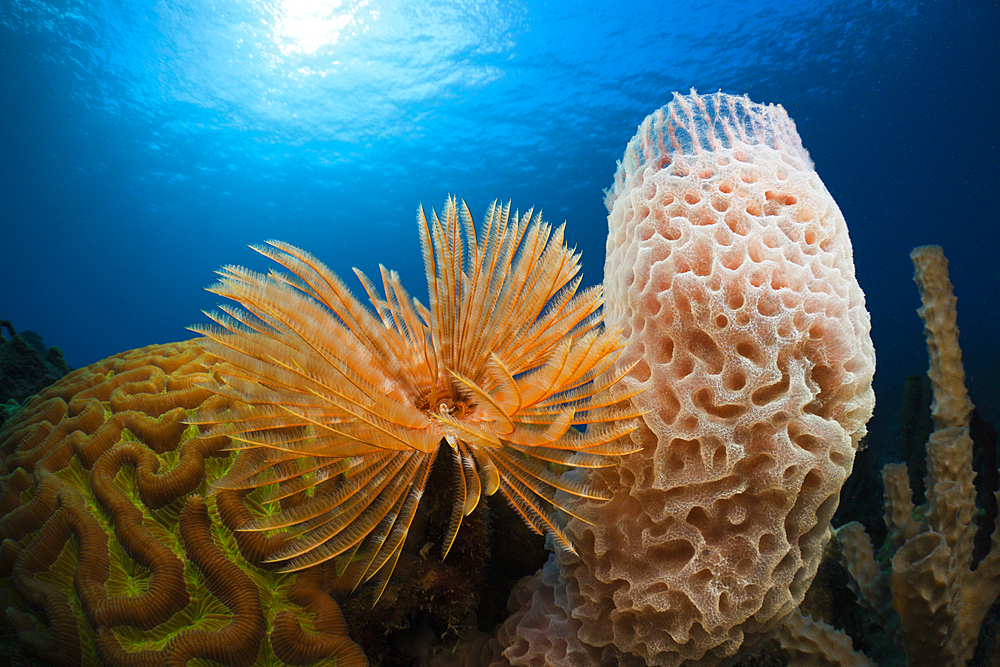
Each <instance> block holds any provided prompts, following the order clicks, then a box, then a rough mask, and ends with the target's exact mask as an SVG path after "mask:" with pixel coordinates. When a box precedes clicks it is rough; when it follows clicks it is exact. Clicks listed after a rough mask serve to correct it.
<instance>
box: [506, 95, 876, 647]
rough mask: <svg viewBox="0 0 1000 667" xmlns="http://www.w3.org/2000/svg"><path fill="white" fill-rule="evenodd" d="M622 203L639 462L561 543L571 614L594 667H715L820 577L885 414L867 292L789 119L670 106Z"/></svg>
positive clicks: (620, 267)
mask: <svg viewBox="0 0 1000 667" xmlns="http://www.w3.org/2000/svg"><path fill="white" fill-rule="evenodd" d="M607 205H608V209H609V211H610V215H609V218H608V222H609V236H608V255H607V262H606V264H605V297H606V308H607V313H606V320H607V322H608V325H609V326H611V327H621V328H622V329H623V330H624V332H625V336H626V338H627V339H628V344H627V347H626V348H625V351H624V352H623V355H622V359H621V362H622V363H625V364H632V363H635V364H636V366H635V367H634V369H633V370H632V372H631V373H630V375H629V376H628V377H627V378H626V379H625V380H624V382H625V383H626V384H628V385H631V387H630V391H634V390H635V389H642V390H643V392H642V393H641V394H639V398H637V399H636V400H637V401H638V403H639V404H640V405H641V406H642V407H643V408H644V409H645V410H646V411H647V412H646V414H645V416H644V421H645V427H643V428H640V429H638V430H637V431H635V432H634V433H633V434H632V438H633V439H634V440H635V441H636V442H637V443H639V444H641V445H642V447H643V449H642V450H641V451H639V452H637V453H635V454H632V455H630V456H629V457H627V458H626V459H624V460H623V462H622V464H621V465H620V466H618V467H615V468H613V469H606V470H601V471H595V472H594V473H593V474H592V475H591V476H590V479H589V481H590V482H591V483H594V484H597V488H598V489H599V490H600V491H601V492H602V493H603V494H604V495H608V496H611V497H612V499H611V500H610V501H609V502H607V503H604V504H596V503H593V504H590V506H589V507H588V508H587V509H585V510H584V509H582V508H581V513H580V514H579V515H580V516H583V517H585V518H586V519H587V520H588V521H589V522H590V523H585V522H583V521H579V520H573V521H571V522H570V525H569V527H568V529H567V530H568V534H569V535H570V536H571V537H572V539H573V540H574V543H575V544H576V545H577V550H578V552H579V557H573V556H571V555H568V554H560V559H561V561H562V567H563V570H564V573H565V574H566V575H567V578H568V580H569V583H568V584H567V585H566V588H567V590H568V594H569V601H568V604H567V608H568V609H569V610H571V615H572V621H573V622H574V623H579V624H580V627H579V630H578V635H579V639H580V640H581V641H582V642H583V643H584V645H587V646H590V647H592V648H593V649H594V651H593V654H592V655H593V659H594V660H598V661H603V662H605V663H608V664H649V665H679V664H681V663H683V664H685V665H715V664H720V663H723V662H726V661H728V660H730V659H731V657H732V656H735V655H736V654H737V652H738V651H739V650H740V648H741V647H745V648H750V647H753V646H755V645H756V644H758V643H759V642H760V641H762V640H763V638H765V637H766V636H768V634H769V633H770V632H771V631H772V630H773V629H775V628H776V627H777V626H778V625H779V624H780V623H781V620H782V619H783V618H784V617H785V616H786V615H787V614H788V613H789V612H790V611H791V610H792V609H794V608H795V607H796V606H797V605H798V604H799V602H800V601H801V599H802V597H803V595H804V593H805V590H806V588H807V587H808V585H809V583H810V582H811V580H812V578H813V576H814V575H815V572H816V567H817V565H818V562H819V559H820V557H821V552H822V549H823V546H824V545H825V543H826V541H827V539H828V535H829V530H828V525H829V521H830V518H831V516H832V515H833V512H834V510H835V508H836V506H837V500H838V493H839V491H840V487H841V484H842V483H843V481H844V479H845V478H846V477H847V475H848V474H849V473H850V470H851V466H852V463H853V459H854V453H855V450H856V447H857V446H858V442H859V440H860V437H861V435H862V434H863V433H864V424H865V422H866V421H867V420H868V417H869V416H870V414H871V410H872V407H873V404H874V396H873V393H872V390H871V378H872V374H873V372H874V363H875V358H874V351H873V348H872V344H871V339H870V336H869V318H868V313H867V312H866V311H865V307H864V295H863V294H862V292H861V289H860V288H859V287H858V284H857V282H856V280H855V277H854V267H853V263H852V252H851V244H850V240H849V239H848V235H847V227H846V225H845V223H844V219H843V216H842V215H841V213H840V210H839V209H838V208H837V205H836V204H835V202H834V201H833V198H832V197H831V196H830V194H829V192H827V190H826V188H825V187H824V186H823V183H822V181H820V179H819V176H817V175H816V172H815V171H814V170H813V167H812V163H811V162H810V160H809V157H808V155H807V153H806V151H805V150H804V149H803V148H802V145H801V142H800V140H799V137H798V135H797V133H796V131H795V126H794V124H793V123H792V121H791V120H790V119H789V118H788V116H787V114H786V113H785V111H784V109H782V108H781V107H780V106H764V105H760V104H754V103H752V102H750V100H748V99H747V98H739V97H731V96H727V95H722V94H716V95H710V96H704V97H701V96H698V95H697V94H694V93H692V94H691V95H690V96H680V95H677V96H675V98H674V100H673V102H671V103H670V104H669V105H668V106H666V107H664V108H662V109H660V110H659V111H657V112H656V113H654V114H653V115H651V116H649V117H648V118H647V119H646V120H645V122H643V124H642V125H641V126H640V127H639V131H638V134H637V135H636V136H635V138H633V139H632V141H631V142H630V143H629V145H628V148H627V149H626V152H625V157H624V159H623V161H622V162H621V163H620V165H619V169H618V173H617V175H616V177H615V183H614V186H613V188H612V189H611V190H610V191H609V192H608V194H607ZM513 653H517V654H519V655H521V654H523V655H528V654H530V651H525V649H524V647H523V646H518V647H514V648H512V649H508V652H507V653H506V655H508V657H509V656H511V655H512V654H513ZM536 657H537V656H536ZM532 659H533V660H534V659H536V658H532ZM542 661H544V662H548V663H549V664H564V663H565V664H569V662H568V661H564V660H562V658H561V657H560V656H553V655H549V656H545V657H543V658H542ZM528 663H530V661H526V663H525V664H528ZM577 663H578V660H577V661H576V662H575V663H574V664H577ZM519 664H520V663H519Z"/></svg>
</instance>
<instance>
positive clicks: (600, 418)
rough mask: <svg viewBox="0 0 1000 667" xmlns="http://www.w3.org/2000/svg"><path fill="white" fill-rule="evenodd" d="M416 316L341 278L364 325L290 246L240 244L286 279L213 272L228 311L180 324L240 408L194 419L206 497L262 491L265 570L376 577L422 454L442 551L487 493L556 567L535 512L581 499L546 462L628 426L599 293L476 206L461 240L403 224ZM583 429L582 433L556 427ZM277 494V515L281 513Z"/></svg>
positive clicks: (386, 288) (571, 267) (452, 207)
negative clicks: (200, 430)
mask: <svg viewBox="0 0 1000 667" xmlns="http://www.w3.org/2000/svg"><path fill="white" fill-rule="evenodd" d="M418 224H419V228H420V239H421V244H422V247H423V255H424V264H425V270H426V274H427V284H428V291H429V302H428V305H427V306H426V307H425V306H424V305H422V304H421V303H420V302H418V301H417V300H416V299H414V298H412V297H411V296H410V295H409V294H408V293H407V292H406V291H405V290H404V288H403V286H402V284H401V283H400V279H399V276H398V275H397V274H396V273H395V272H392V271H388V270H386V269H385V268H384V267H380V271H381V282H382V291H381V292H379V290H378V289H377V288H376V286H375V284H374V282H373V281H371V280H369V279H368V278H367V277H366V276H365V275H364V274H363V273H361V272H360V271H357V270H355V273H356V274H357V275H358V278H359V279H360V280H361V282H362V283H363V285H364V288H365V291H366V292H367V293H368V298H369V299H370V301H371V303H372V305H373V306H374V312H372V311H371V310H370V309H368V308H366V307H365V306H363V305H362V304H361V303H360V302H359V301H358V300H357V299H356V298H355V297H354V296H353V295H352V294H351V292H350V291H349V290H348V289H347V288H346V287H345V285H344V283H343V282H342V281H341V280H340V279H339V278H338V277H337V276H336V275H334V274H333V273H332V272H331V271H330V270H329V269H327V268H326V267H325V266H323V265H322V264H321V263H320V262H318V261H317V260H316V259H315V258H313V257H312V256H311V255H309V254H308V253H306V252H303V251H302V250H299V249H298V248H295V247H293V246H290V245H287V244H285V243H280V242H277V241H269V242H268V246H264V247H258V248H256V250H258V251H259V252H260V253H262V254H263V255H265V256H267V257H269V258H271V259H273V260H274V261H275V262H277V263H278V264H280V265H281V266H282V267H284V268H285V269H286V270H287V273H279V272H271V273H270V274H269V275H266V276H265V275H260V274H257V273H254V272H252V271H249V270H247V269H244V268H241V267H232V266H231V267H225V268H224V269H222V270H221V271H220V272H219V273H220V275H221V276H222V280H221V282H220V283H218V284H217V285H215V286H214V287H212V288H210V291H212V292H214V293H216V294H218V295H220V296H223V297H226V298H228V299H231V300H233V301H235V302H237V303H238V304H239V307H234V306H232V305H225V306H222V307H221V312H217V313H211V314H209V316H210V317H211V318H212V319H213V320H215V322H216V323H217V324H218V325H219V326H218V327H215V326H205V327H195V330H196V331H198V332H200V333H203V334H204V335H206V336H207V337H208V338H210V339H211V340H212V341H213V342H212V343H211V345H210V349H211V350H212V352H213V353H214V354H215V355H216V356H217V357H218V358H219V359H220V360H221V361H222V362H223V363H222V364H220V365H219V366H218V367H217V368H216V375H217V377H218V379H220V380H221V381H222V384H221V385H220V386H219V387H213V390H214V391H218V392H220V393H222V394H223V395H225V396H228V397H231V398H233V399H236V400H238V401H240V402H242V403H243V404H245V405H246V406H247V407H246V408H241V409H239V410H236V411H232V412H229V411H227V412H216V413H204V414H199V415H198V417H197V419H196V422H197V423H199V424H203V425H215V428H216V429H218V431H220V432H225V433H226V434H228V435H229V436H230V437H231V438H232V442H233V443H234V445H233V446H234V447H236V448H238V449H239V450H240V453H239V455H238V457H237V459H236V460H235V462H234V464H233V466H232V468H231V469H230V471H229V473H228V474H227V475H226V476H225V477H224V478H223V479H221V480H219V481H218V482H217V483H216V484H215V489H216V490H221V489H232V490H241V491H242V490H252V489H257V488H265V489H266V490H267V494H266V497H265V502H273V501H284V503H283V504H282V505H281V508H280V510H278V511H275V512H274V513H272V514H268V515H267V516H263V517H260V518H259V519H257V520H255V521H254V522H253V523H252V524H250V525H248V526H246V527H245V529H246V530H252V531H283V532H284V533H285V534H286V535H287V536H288V537H289V539H288V540H287V541H285V542H284V546H283V547H281V548H280V549H279V550H277V551H276V552H275V553H272V554H271V555H270V557H269V559H268V560H270V561H272V562H276V563H279V566H280V567H281V568H282V569H284V570H299V569H302V568H306V567H309V566H311V565H314V564H316V563H321V562H324V561H327V560H329V559H331V558H335V557H338V556H342V555H344V556H346V562H348V563H349V565H348V567H347V570H346V572H345V576H346V577H347V581H348V583H350V584H351V585H354V586H357V585H358V584H359V583H361V582H364V581H367V580H369V579H371V578H372V577H375V576H376V575H378V577H379V579H378V581H380V583H381V586H380V588H379V589H378V590H379V594H381V590H383V589H384V586H385V583H386V582H387V581H388V578H389V577H390V576H391V574H392V570H393V568H394V567H395V563H396V560H397V559H398V557H399V555H400V551H401V550H402V546H403V542H404V539H405V537H406V534H407V531H408V530H409V527H410V524H411V522H412V521H413V518H414V514H415V512H416V509H417V505H418V503H419V502H420V498H421V495H422V494H423V492H424V489H425V485H426V484H427V480H428V475H429V473H430V470H431V466H432V465H433V463H434V460H435V457H436V456H438V454H439V452H444V454H442V455H450V456H451V457H452V458H453V460H454V471H455V472H454V493H453V495H454V506H453V509H452V512H451V519H450V523H449V527H448V530H447V532H446V535H445V538H444V544H443V545H442V551H443V553H444V554H447V552H448V549H449V548H450V546H451V544H452V542H453V541H454V539H455V535H456V534H457V532H458V530H459V527H460V526H461V524H462V519H463V517H464V516H467V515H468V514H470V513H471V512H472V511H473V510H474V509H475V508H476V507H477V506H478V504H479V502H480V499H481V497H482V496H484V495H491V494H493V493H494V492H495V491H498V490H499V491H500V493H501V494H503V496H504V497H505V498H506V499H507V500H508V501H509V502H510V504H511V505H512V506H513V507H514V508H515V509H516V510H517V511H518V513H519V514H520V515H521V516H522V518H523V519H524V520H525V522H526V523H527V524H528V526H530V527H531V528H532V529H533V530H535V531H536V532H539V533H544V532H548V533H549V534H551V535H552V537H553V538H554V540H555V542H556V544H558V545H559V546H560V547H561V548H563V549H568V550H570V551H572V550H573V547H572V545H571V544H570V543H569V541H568V540H567V539H566V536H565V535H564V534H563V531H562V529H561V528H560V526H559V525H558V523H557V520H556V519H555V518H554V517H553V516H552V515H550V514H549V512H548V511H547V508H548V506H549V505H552V506H554V507H558V508H560V509H563V510H566V505H565V504H564V503H561V502H560V500H559V495H558V494H559V493H560V492H565V493H567V494H571V495H574V496H579V497H586V498H595V499H597V498H599V496H598V495H597V494H596V493H595V492H594V491H593V490H592V489H590V488H589V487H588V486H587V485H585V484H580V483H578V482H574V481H571V480H569V479H567V478H566V477H564V476H560V475H558V474H555V473H554V472H552V470H551V469H550V464H558V465H562V466H576V467H584V468H592V467H601V466H605V465H610V464H611V463H612V462H613V461H614V459H613V458H609V457H616V456H620V455H623V454H626V453H629V452H630V451H632V449H633V445H632V444H631V442H630V441H629V439H628V438H621V436H623V435H625V434H627V433H628V432H629V431H631V430H632V429H633V428H634V426H635V422H634V421H632V418H634V417H637V416H638V413H637V412H636V410H635V409H634V408H632V407H631V402H629V401H628V400H627V399H629V398H631V396H632V395H631V394H629V393H628V392H624V391H621V390H620V388H619V387H618V385H617V382H618V380H619V379H620V378H621V377H622V376H623V375H624V374H625V373H626V372H627V371H628V370H629V369H628V368H618V369H615V368H614V365H615V361H616V360H617V358H618V355H619V352H620V351H621V347H622V342H621V339H620V334H619V332H618V331H607V330H605V329H604V328H603V326H602V320H601V314H600V307H601V304H602V296H601V288H600V287H591V288H589V289H585V290H582V291H580V292H579V293H578V292H577V288H578V286H579V284H580V277H579V276H578V273H579V268H580V267H579V263H578V260H579V255H577V254H574V252H573V251H572V250H570V249H568V248H567V247H566V246H565V244H564V241H563V228H562V227H559V228H557V229H555V230H553V229H552V228H551V227H550V226H549V225H548V224H547V223H545V222H543V221H542V219H541V216H540V215H533V213H532V211H529V212H528V213H526V214H524V215H523V216H521V217H520V218H519V217H518V214H517V213H516V212H515V213H514V215H513V216H510V206H509V204H508V205H506V206H503V205H498V204H496V203H494V204H493V205H492V206H491V207H490V209H489V210H488V211H487V214H486V218H485V221H484V222H483V224H482V225H481V228H480V229H479V230H478V232H477V230H476V227H475V225H474V223H473V220H472V216H471V215H470V214H469V211H468V208H467V207H466V206H465V204H464V202H463V203H462V204H461V205H459V204H458V202H457V201H456V200H455V199H451V198H450V199H449V200H448V201H447V202H446V203H445V207H444V210H443V212H442V215H440V216H439V215H438V214H437V213H436V212H434V211H432V212H431V216H430V219H428V218H427V216H426V215H424V212H423V209H421V210H420V211H419V214H418ZM576 425H586V427H585V429H584V430H578V429H576V428H573V427H574V426H576ZM293 497H294V502H289V501H290V500H291V499H293Z"/></svg>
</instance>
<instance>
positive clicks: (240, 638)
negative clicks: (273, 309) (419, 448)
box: [0, 340, 366, 667]
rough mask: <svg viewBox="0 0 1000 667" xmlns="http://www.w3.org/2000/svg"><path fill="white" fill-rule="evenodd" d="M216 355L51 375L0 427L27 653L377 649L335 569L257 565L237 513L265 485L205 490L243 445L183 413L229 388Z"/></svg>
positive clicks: (170, 350)
mask: <svg viewBox="0 0 1000 667" xmlns="http://www.w3.org/2000/svg"><path fill="white" fill-rule="evenodd" d="M212 364H213V360H212V359H211V357H210V356H209V355H208V353H207V352H206V351H205V349H204V341H201V340H194V341H189V342H185V343H175V344H169V345H155V346H150V347H147V348H142V349H140V350H133V351H131V352H126V353H123V354H120V355H118V356H115V357H110V358H108V359H105V360H103V361H100V362H97V363H96V364H93V365H91V366H88V367H86V368H82V369H79V370H77V371H75V372H73V373H71V374H69V375H67V376H66V377H64V378H63V379H62V380H60V381H59V382H57V383H56V384H54V385H52V386H50V387H48V388H47V389H45V390H44V391H43V392H42V393H41V394H39V395H38V396H36V397H35V398H34V399H33V400H31V401H30V402H29V403H27V404H26V405H25V406H24V407H23V408H22V409H21V410H20V411H19V412H18V413H16V414H15V416H14V417H13V418H12V419H11V421H10V422H9V423H8V424H7V425H6V426H5V428H4V429H3V430H2V431H0V455H2V456H3V463H2V467H0V473H2V478H0V512H2V518H0V536H2V539H3V543H2V547H0V577H2V580H0V596H2V598H3V602H4V607H5V608H6V610H7V611H6V616H5V619H4V623H5V630H6V631H7V632H14V633H16V635H17V636H18V638H19V640H20V647H22V648H23V650H25V651H26V652H27V653H28V654H30V655H31V656H33V657H35V658H38V659H42V660H46V661H48V662H50V663H53V664H58V665H96V664H104V665H108V666H111V665H134V664H144V665H173V664H186V663H187V661H188V660H190V659H193V658H204V659H208V660H213V661H215V662H218V663H221V664H225V665H232V666H242V665H254V664H308V663H310V662H314V661H316V660H318V659H320V658H329V657H336V658H337V660H338V662H337V664H338V665H340V666H341V667H343V666H344V665H351V664H354V665H364V664H366V660H365V656H364V653H363V652H362V651H361V649H360V648H359V647H358V646H357V645H356V644H355V643H354V642H352V641H351V640H350V639H349V638H348V637H347V631H346V627H345V624H344V620H343V617H342V615H341V613H340V610H339V608H338V606H337V604H336V603H335V602H334V600H333V599H332V598H331V597H330V596H329V595H328V594H327V593H326V592H325V590H324V588H325V587H324V586H323V585H321V584H322V581H321V580H322V578H323V577H327V578H329V577H330V573H324V572H323V571H321V570H319V569H312V570H306V571H303V572H300V573H297V574H279V573H276V572H273V571H269V570H268V569H266V568H263V567H258V566H255V565H253V564H251V563H250V562H248V560H249V559H248V558H246V556H245V555H244V554H241V552H240V547H239V546H238V545H237V543H236V542H237V540H236V539H235V537H234V533H233V530H232V523H233V518H232V517H233V516H235V515H238V514H239V513H240V512H241V511H244V512H245V511H247V506H248V505H249V506H253V504H254V502H255V499H254V498H253V497H252V496H248V497H246V498H240V497H239V496H238V495H236V494H229V495H228V496H225V495H223V494H220V495H219V496H218V497H215V498H207V499H206V492H207V490H208V484H209V483H210V481H211V480H212V479H216V478H218V477H219V476H220V475H221V474H222V472H224V471H225V469H226V468H227V467H228V465H229V463H230V461H231V459H232V454H231V453H230V452H228V451H226V447H227V445H228V441H227V440H226V439H225V438H221V437H205V436H204V435H203V434H202V433H201V432H200V431H199V429H198V428H197V427H195V426H190V425H188V424H187V423H186V421H187V420H188V419H189V418H190V417H191V415H192V414H193V413H194V411H195V410H197V409H199V408H203V407H206V406H214V407H217V408H221V407H222V406H223V404H225V403H227V399H224V398H221V397H219V396H217V395H215V394H213V392H211V391H209V390H208V389H206V388H205V386H204V385H211V384H212V383H213V382H214V380H213V379H212V375H211V369H212ZM227 507H228V509H226V508H227ZM227 513H228V515H229V517H228V518H227V516H225V515H226V514H227Z"/></svg>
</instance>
